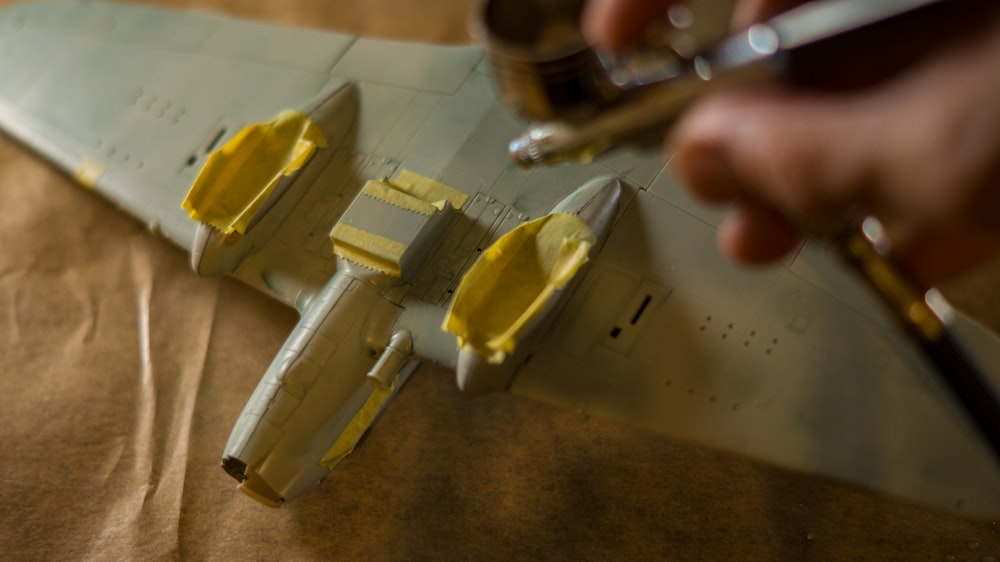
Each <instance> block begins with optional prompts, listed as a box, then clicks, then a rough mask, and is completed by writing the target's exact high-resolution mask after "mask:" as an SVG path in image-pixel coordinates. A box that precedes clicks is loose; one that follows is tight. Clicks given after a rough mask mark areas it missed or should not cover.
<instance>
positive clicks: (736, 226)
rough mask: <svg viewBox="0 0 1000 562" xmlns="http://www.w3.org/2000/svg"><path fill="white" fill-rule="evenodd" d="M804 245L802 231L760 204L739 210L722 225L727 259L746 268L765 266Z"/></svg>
mask: <svg viewBox="0 0 1000 562" xmlns="http://www.w3.org/2000/svg"><path fill="white" fill-rule="evenodd" d="M801 241H802V234H801V232H800V231H799V229H798V228H796V227H795V225H793V224H792V223H790V222H789V221H788V219H786V218H785V217H784V216H782V215H781V214H779V213H778V212H776V211H775V210H774V209H773V208H772V207H770V206H767V205H763V204H759V203H756V202H744V203H743V204H741V205H739V206H737V207H736V208H735V209H734V210H733V211H732V212H730V214H729V215H728V216H727V217H726V218H725V219H724V220H723V221H722V224H720V225H719V233H718V237H717V242H718V245H719V249H720V251H722V253H723V255H725V256H727V257H728V258H730V259H731V260H733V261H735V262H737V263H742V264H745V265H762V264H766V263H770V262H773V261H775V260H778V259H780V258H781V257H783V256H785V255H787V254H788V253H789V252H791V251H792V250H793V249H795V247H796V246H798V244H799V243H800V242H801Z"/></svg>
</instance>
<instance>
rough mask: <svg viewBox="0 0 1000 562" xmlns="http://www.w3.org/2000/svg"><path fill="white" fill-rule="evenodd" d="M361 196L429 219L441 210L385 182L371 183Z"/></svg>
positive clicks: (367, 184)
mask: <svg viewBox="0 0 1000 562" xmlns="http://www.w3.org/2000/svg"><path fill="white" fill-rule="evenodd" d="M361 194H362V195H367V196H368V197H371V198H373V199H377V200H379V201H382V202H384V203H389V204H390V205H395V206H397V207H400V208H403V209H406V210H407V211H413V212H414V213H420V214H421V215H424V216H428V217H429V216H431V215H433V214H434V213H435V212H436V211H438V210H439V208H438V207H435V206H434V205H432V204H431V203H428V202H426V201H424V200H423V199H418V198H417V197H414V196H412V195H409V194H407V193H406V192H405V191H400V190H399V189H397V188H396V187H395V186H394V185H392V184H391V183H389V182H388V181H385V180H380V181H369V182H368V183H366V184H365V186H364V187H363V188H362V189H361Z"/></svg>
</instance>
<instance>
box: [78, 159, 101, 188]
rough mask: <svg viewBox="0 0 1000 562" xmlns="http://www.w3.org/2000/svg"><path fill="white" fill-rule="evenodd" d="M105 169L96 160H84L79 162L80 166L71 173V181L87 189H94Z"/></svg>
mask: <svg viewBox="0 0 1000 562" xmlns="http://www.w3.org/2000/svg"><path fill="white" fill-rule="evenodd" d="M106 169H107V167H106V166H105V165H104V164H102V163H100V162H98V161H97V160H94V159H93V158H84V159H83V161H81V162H80V166H79V167H78V168H77V169H76V171H75V172H73V179H74V180H75V181H76V183H78V184H80V185H82V186H83V187H86V188H87V189H94V188H95V187H97V181H98V180H100V179H101V176H102V175H104V170H106Z"/></svg>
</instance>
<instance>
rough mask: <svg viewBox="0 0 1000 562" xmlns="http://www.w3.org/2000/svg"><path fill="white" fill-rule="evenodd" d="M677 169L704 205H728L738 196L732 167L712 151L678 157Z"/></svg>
mask: <svg viewBox="0 0 1000 562" xmlns="http://www.w3.org/2000/svg"><path fill="white" fill-rule="evenodd" d="M678 167H679V169H680V170H679V171H680V173H681V175H682V176H683V177H684V179H685V180H686V181H687V182H688V185H689V187H690V188H691V191H692V192H693V193H694V195H695V196H696V197H698V198H699V199H701V200H702V201H704V202H706V203H714V204H721V203H729V202H730V201H732V200H734V199H736V197H737V196H738V194H739V181H738V180H737V178H736V173H735V172H734V171H733V168H732V166H731V165H730V163H729V160H727V159H726V158H725V157H723V155H722V154H721V153H720V152H719V151H717V150H714V149H702V150H695V151H693V152H691V153H689V154H686V155H679V157H678Z"/></svg>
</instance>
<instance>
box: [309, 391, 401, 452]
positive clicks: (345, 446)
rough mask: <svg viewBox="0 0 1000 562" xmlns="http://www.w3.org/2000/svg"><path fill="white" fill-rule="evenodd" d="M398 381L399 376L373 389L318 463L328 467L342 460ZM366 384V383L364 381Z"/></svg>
mask: <svg viewBox="0 0 1000 562" xmlns="http://www.w3.org/2000/svg"><path fill="white" fill-rule="evenodd" d="M398 383H399V377H398V375H397V377H396V378H395V379H393V381H392V385H391V386H390V387H389V388H386V389H377V388H376V389H374V390H372V393H371V395H370V396H369V397H368V400H365V403H364V405H363V406H361V409H360V410H358V413H357V414H355V415H354V417H353V418H351V421H350V423H348V424H347V427H345V428H344V431H342V432H340V436H339V437H337V440H336V441H334V442H333V446H332V447H330V450H328V451H327V452H326V454H325V455H323V458H322V459H320V461H319V464H320V465H321V466H325V467H327V468H329V469H332V468H333V467H335V466H337V463H339V462H340V461H342V460H344V458H345V457H347V455H349V454H351V453H352V452H353V451H354V447H355V446H357V444H358V441H360V440H361V437H362V436H363V435H364V434H365V431H367V430H368V428H369V427H371V425H372V423H373V422H374V421H375V418H376V417H377V416H378V413H379V412H380V411H382V408H383V407H384V406H385V405H386V402H387V401H388V400H389V397H390V396H392V391H393V389H395V388H396V385H397V384H398ZM366 384H367V383H366Z"/></svg>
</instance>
